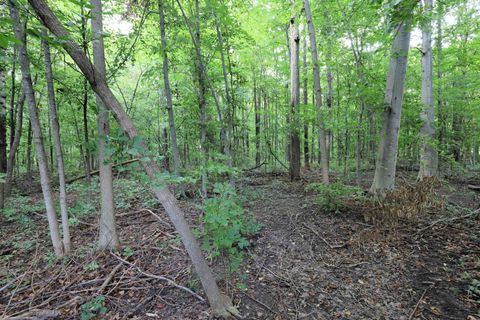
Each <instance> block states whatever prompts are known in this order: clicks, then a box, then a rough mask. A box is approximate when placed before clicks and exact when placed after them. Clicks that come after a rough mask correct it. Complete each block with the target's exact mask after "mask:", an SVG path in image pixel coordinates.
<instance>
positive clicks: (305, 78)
mask: <svg viewBox="0 0 480 320" xmlns="http://www.w3.org/2000/svg"><path fill="white" fill-rule="evenodd" d="M307 70H308V68H307V39H305V41H304V42H303V104H304V106H303V108H304V115H305V118H306V119H308V106H307V105H308V76H307ZM303 156H304V161H305V168H307V169H308V168H309V167H310V153H309V149H308V120H305V123H304V125H303Z"/></svg>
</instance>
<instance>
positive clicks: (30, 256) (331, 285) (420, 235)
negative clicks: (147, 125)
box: [0, 172, 480, 320]
mask: <svg viewBox="0 0 480 320" xmlns="http://www.w3.org/2000/svg"><path fill="white" fill-rule="evenodd" d="M305 176H306V177H307V178H306V180H302V181H300V182H290V181H289V180H288V177H287V176H286V175H283V174H279V175H275V174H263V173H259V172H257V173H255V174H250V175H249V177H248V178H246V179H243V182H242V188H243V189H244V190H245V192H250V193H255V197H253V200H252V201H250V202H249V203H247V209H248V210H249V211H250V212H252V213H253V214H254V215H255V217H256V219H257V220H258V222H259V223H260V224H261V225H262V226H263V228H262V229H261V231H260V232H259V233H258V234H257V235H255V236H254V237H253V238H252V239H250V240H251V245H250V247H249V248H248V250H247V252H246V254H245V257H244V260H243V263H242V265H241V266H240V268H239V270H237V271H236V272H235V273H234V274H233V275H230V276H226V275H225V272H224V271H223V270H224V264H223V263H222V261H221V260H219V261H216V262H214V263H213V267H214V270H215V275H217V280H218V282H219V284H220V286H221V287H222V288H223V290H224V291H226V292H227V293H228V294H229V295H230V296H233V298H234V303H235V304H236V305H237V306H238V308H239V310H240V312H241V313H242V315H243V316H244V317H245V318H246V319H275V320H280V319H327V320H328V319H398V320H400V319H403V320H410V319H463V320H465V319H468V320H478V319H480V220H479V218H478V215H470V216H468V217H467V215H466V214H465V213H468V212H472V210H476V209H477V208H478V204H479V203H480V201H479V196H478V195H476V194H475V193H472V192H468V189H467V184H468V183H466V182H465V181H463V180H451V181H450V188H449V189H448V191H447V192H446V196H447V201H448V202H449V203H450V204H451V205H452V204H454V205H458V206H461V207H464V208H465V207H467V208H470V210H464V211H462V213H458V214H457V215H455V216H454V215H452V214H451V213H450V214H447V213H437V214H433V215H428V216H425V217H422V219H420V221H418V222H417V223H415V224H412V223H410V224H400V225H398V226H396V227H395V228H382V227H377V226H373V225H369V224H367V223H365V221H364V218H363V215H364V214H365V210H369V208H368V207H365V208H363V207H354V208H350V209H349V210H345V211H343V212H339V213H325V212H323V211H322V209H321V208H320V206H319V205H318V202H317V195H315V194H314V193H312V192H305V186H306V185H307V184H308V183H310V182H315V181H319V177H317V176H315V175H314V174H311V173H309V174H306V175H305ZM405 176H406V179H410V178H412V179H414V177H409V176H408V174H406V173H405ZM368 181H371V176H366V177H365V186H364V187H367V183H368ZM478 184H480V183H478ZM132 190H133V191H135V190H136V189H135V188H132ZM145 194H146V192H145V191H143V192H141V191H140V192H138V193H137V192H131V193H130V197H129V198H128V201H124V202H123V203H121V204H120V205H117V207H119V212H118V218H117V223H118V225H119V232H120V238H121V241H122V244H123V245H124V249H123V250H122V251H120V252H118V253H98V252H95V248H94V245H95V238H96V233H97V231H96V218H95V216H94V215H92V216H90V217H87V218H85V219H81V221H80V222H78V223H77V224H76V225H75V227H74V228H72V235H73V248H75V250H74V252H73V254H72V255H71V257H70V258H69V259H68V260H67V259H66V260H65V261H60V262H59V261H55V260H54V259H53V257H52V256H51V254H48V252H49V251H51V250H50V244H49V237H48V233H47V223H46V220H45V219H44V218H43V216H42V214H41V212H35V210H33V209H32V210H31V211H32V212H29V213H28V219H29V221H30V223H27V222H25V221H18V220H16V221H10V222H9V221H3V220H2V221H1V223H0V234H1V235H2V238H1V239H0V280H1V282H0V319H54V318H55V317H56V318H57V319H79V318H80V316H82V318H81V319H96V318H94V316H95V315H96V314H101V315H100V316H99V317H98V319H127V318H128V319H210V318H211V316H210V314H209V309H208V305H207V303H206V302H205V301H201V297H203V296H204V295H203V292H202V291H201V287H200V284H199V281H198V280H197V279H196V277H195V276H194V273H193V270H192V267H191V264H190V262H189V259H188V256H187V254H186V252H185V250H184V249H183V246H182V245H181V242H180V241H179V239H178V237H177V235H176V233H175V231H174V230H173V228H172V226H171V224H170V223H169V221H168V219H167V217H166V215H165V213H164V212H163V210H162V209H161V208H160V207H159V206H158V205H156V204H155V203H154V202H152V201H151V200H150V201H149V200H148V199H147V200H146V198H145ZM92 197H93V196H92ZM29 198H30V201H31V202H32V203H33V202H35V201H37V202H38V201H41V194H35V195H31V196H30V197H29ZM70 201H71V203H72V204H73V203H74V202H75V197H72V199H70ZM127 202H128V203H127ZM180 205H181V207H182V209H183V210H184V211H185V213H186V217H187V218H188V220H189V222H190V223H191V225H193V226H195V224H196V223H198V222H197V221H198V215H199V214H200V210H199V209H198V208H197V206H196V201H195V200H193V199H190V200H186V201H181V202H180ZM32 207H33V206H32ZM33 208H34V207H33ZM37 211H40V210H37ZM159 276H161V277H167V278H169V279H170V280H171V281H172V282H168V281H166V280H165V278H161V277H159ZM173 282H174V283H175V284H176V285H177V286H175V285H172V283H173ZM186 288H189V289H188V290H190V289H191V290H193V291H195V292H198V294H199V295H200V296H198V295H196V294H195V293H193V294H192V292H189V291H188V290H185V289H186ZM95 297H100V298H96V299H95ZM28 317H30V318H28ZM35 317H36V318H35ZM49 317H50V318H49Z"/></svg>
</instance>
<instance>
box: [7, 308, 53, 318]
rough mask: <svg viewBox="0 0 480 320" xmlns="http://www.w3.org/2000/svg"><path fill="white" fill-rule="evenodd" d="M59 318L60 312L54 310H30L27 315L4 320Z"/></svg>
mask: <svg viewBox="0 0 480 320" xmlns="http://www.w3.org/2000/svg"><path fill="white" fill-rule="evenodd" d="M59 316H60V312H58V311H56V310H32V311H28V312H27V313H24V314H21V315H18V316H15V317H7V318H4V319H5V320H39V319H56V318H58V317H59Z"/></svg>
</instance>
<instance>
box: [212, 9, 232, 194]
mask: <svg viewBox="0 0 480 320" xmlns="http://www.w3.org/2000/svg"><path fill="white" fill-rule="evenodd" d="M215 27H216V30H217V39H218V44H219V46H220V48H219V49H220V58H221V61H222V71H223V81H224V85H225V96H226V97H227V107H226V110H225V111H226V112H225V114H226V118H227V119H226V120H227V141H226V148H227V150H228V151H227V152H226V153H227V156H228V158H227V164H228V166H229V167H233V156H232V154H231V152H232V150H231V149H232V135H233V117H234V115H235V114H234V108H233V101H232V96H231V94H230V89H229V86H228V77H227V68H226V65H225V56H224V53H223V35H222V32H221V30H220V26H219V22H218V18H217V17H215ZM230 183H231V184H232V185H234V184H235V182H234V180H233V177H230Z"/></svg>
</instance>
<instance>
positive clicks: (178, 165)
mask: <svg viewBox="0 0 480 320" xmlns="http://www.w3.org/2000/svg"><path fill="white" fill-rule="evenodd" d="M158 11H159V12H160V35H161V38H162V41H161V42H162V59H163V83H164V87H165V97H166V99H167V111H168V126H169V128H170V141H171V144H172V155H173V166H174V171H175V174H177V175H178V174H179V173H180V169H181V167H182V163H181V160H180V154H179V152H178V145H177V133H176V130H175V117H174V114H173V103H172V92H171V90H170V80H169V78H168V57H167V37H166V35H165V12H164V7H163V0H158Z"/></svg>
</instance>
